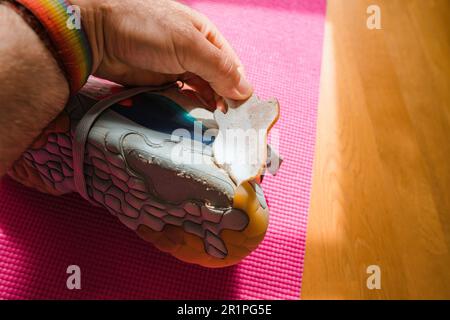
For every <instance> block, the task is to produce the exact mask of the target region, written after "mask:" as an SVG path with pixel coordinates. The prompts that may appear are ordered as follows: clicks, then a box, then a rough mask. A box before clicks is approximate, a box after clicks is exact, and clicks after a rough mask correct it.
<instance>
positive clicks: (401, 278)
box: [301, 0, 450, 299]
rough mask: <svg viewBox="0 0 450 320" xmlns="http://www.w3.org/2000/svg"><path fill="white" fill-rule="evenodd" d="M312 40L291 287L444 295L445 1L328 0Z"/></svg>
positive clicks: (449, 120)
mask: <svg viewBox="0 0 450 320" xmlns="http://www.w3.org/2000/svg"><path fill="white" fill-rule="evenodd" d="M370 4H377V5H379V6H380V8H381V23H382V30H369V29H368V28H367V27H366V19H367V17H368V15H367V13H366V10H367V7H368V6H369V5H370ZM324 45H325V47H324V59H323V65H322V79H321V98H320V104H319V119H318V136H317V147H316V158H315V165H314V178H313V190H312V203H311V209H310V218H309V226H308V236H307V245H306V258H305V268H304V276H303V287H302V294H301V297H302V298H303V299H394V298H395V299H409V298H417V299H428V298H438V299H439V298H446V299H450V1H449V0H385V1H382V0H370V1H366V0H328V12H327V24H326V35H325V44H324ZM369 265H378V266H379V267H380V269H381V289H380V290H369V289H368V288H367V285H366V279H367V277H368V276H369V275H368V274H367V273H366V268H367V267H368V266H369Z"/></svg>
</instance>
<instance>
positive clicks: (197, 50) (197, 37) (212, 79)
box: [180, 32, 253, 100]
mask: <svg viewBox="0 0 450 320" xmlns="http://www.w3.org/2000/svg"><path fill="white" fill-rule="evenodd" d="M184 50H186V51H187V52H183V55H182V56H183V57H184V59H183V60H184V61H180V63H181V65H182V66H183V68H184V69H186V71H189V72H192V73H195V74H197V75H198V76H200V77H201V78H202V79H204V80H206V81H207V82H208V83H209V84H210V86H211V88H213V89H214V91H215V92H216V93H217V94H219V95H221V96H223V97H225V98H228V99H234V100H244V99H247V98H248V97H250V95H251V94H252V93H253V88H252V86H251V84H250V83H249V82H248V80H247V79H246V77H245V75H244V72H243V68H242V65H241V64H240V62H239V60H238V59H237V58H236V57H235V56H234V55H232V54H229V53H228V52H227V51H226V50H220V49H219V48H217V47H216V46H214V45H213V44H212V43H211V42H210V41H208V40H207V39H206V38H205V37H204V36H203V35H202V34H201V33H200V32H194V35H193V39H191V41H189V45H188V46H187V48H185V49H184Z"/></svg>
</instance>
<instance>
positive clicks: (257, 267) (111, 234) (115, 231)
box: [0, 0, 325, 299]
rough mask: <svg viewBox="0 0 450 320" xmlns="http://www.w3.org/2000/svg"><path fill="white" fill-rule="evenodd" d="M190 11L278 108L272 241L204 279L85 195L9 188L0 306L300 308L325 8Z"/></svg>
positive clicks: (317, 4)
mask: <svg viewBox="0 0 450 320" xmlns="http://www.w3.org/2000/svg"><path fill="white" fill-rule="evenodd" d="M187 2H188V3H189V4H191V5H192V6H193V7H194V8H197V9H198V10H200V11H201V12H203V13H205V14H206V15H208V16H209V17H210V18H211V19H212V20H213V21H214V22H215V23H216V24H217V26H218V27H219V29H220V30H221V31H222V32H223V33H224V34H225V36H226V37H227V38H228V39H229V40H230V42H231V43H232V45H233V46H234V47H235V49H236V51H237V52H238V54H239V55H240V57H241V58H242V61H243V63H244V65H245V66H246V71H247V74H248V77H249V78H250V80H251V82H252V83H253V84H254V86H255V88H256V92H257V93H258V94H259V95H260V96H261V97H262V98H268V97H271V96H274V97H277V98H278V99H279V100H280V104H281V119H280V120H279V122H278V123H277V125H276V126H275V127H274V129H273V134H272V144H274V140H276V136H278V137H279V149H280V152H281V154H282V155H283V156H284V158H285V161H284V163H283V166H282V168H281V170H280V172H279V174H278V175H277V176H276V177H270V176H267V177H266V179H265V181H264V183H263V188H264V190H265V193H266V196H267V199H268V202H269V205H270V208H271V218H270V219H271V220H270V226H269V230H268V233H267V236H266V238H265V240H264V241H263V243H262V244H261V246H260V247H259V248H258V249H257V250H256V251H255V252H254V253H253V254H251V255H250V256H249V257H248V258H246V259H245V260H244V261H243V262H242V263H241V264H239V265H237V266H234V267H229V268H225V269H218V270H209V269H204V268H201V267H197V266H192V265H188V264H184V263H182V262H179V261H177V260H175V259H174V258H172V257H171V256H169V255H167V254H164V253H161V252H159V251H158V250H156V249H155V248H153V247H152V246H151V245H149V244H147V243H145V242H144V241H142V240H140V239H139V238H138V237H137V236H136V235H134V233H133V232H131V231H129V230H128V229H126V227H124V226H122V225H121V224H120V223H119V222H117V221H116V220H115V218H114V217H113V216H110V215H109V213H107V212H106V210H104V209H101V208H93V207H92V206H91V205H89V204H88V203H87V202H86V201H84V200H82V199H81V198H80V197H79V196H78V195H68V196H64V197H53V196H49V195H44V194H41V193H39V192H37V191H34V190H31V189H27V188H25V187H23V186H21V185H19V184H17V183H15V182H13V181H12V180H11V179H9V178H4V179H3V180H2V181H1V182H0V299H13V298H25V299H32V298H44V299H46V298H65V299H71V298H86V299H95V298H113V299H114V298H125V299H126V298H160V299H170V298H185V299H221V298H224V299H247V298H250V299H297V298H298V297H299V295H300V287H301V278H302V271H303V257H304V244H305V237H306V224H307V216H308V208H309V195H310V184H311V171H312V162H313V151H314V142H315V125H316V110H317V100H318V88H319V74H320V63H321V55H322V37H323V23H324V14H325V0H318V1H307V0H296V1H290V0H284V1H275V0H271V1H269V0H252V1H238V0H231V1H230V0H227V1H225V0H223V1H206V0H205V1H203V0H200V1H197V0H190V1H187ZM275 143H276V142H275ZM71 264H76V265H79V266H80V268H81V286H82V289H81V290H79V291H77V290H74V291H70V290H68V289H66V279H67V274H66V269H67V266H69V265H71Z"/></svg>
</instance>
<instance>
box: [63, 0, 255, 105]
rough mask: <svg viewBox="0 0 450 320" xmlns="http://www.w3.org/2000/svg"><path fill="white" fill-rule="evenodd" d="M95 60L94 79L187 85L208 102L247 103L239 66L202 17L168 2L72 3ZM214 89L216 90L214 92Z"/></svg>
mask: <svg viewBox="0 0 450 320" xmlns="http://www.w3.org/2000/svg"><path fill="white" fill-rule="evenodd" d="M71 3H72V4H74V5H78V6H79V7H80V8H81V19H82V24H83V26H84V28H85V31H86V32H87V34H88V37H89V42H90V43H91V47H92V51H93V57H94V70H93V72H94V74H96V75H98V76H99V77H102V78H106V79H108V80H112V81H115V82H119V83H122V84H129V85H157V84H162V83H166V82H171V81H174V80H183V81H185V82H186V83H187V84H189V85H190V86H191V87H193V88H194V89H196V90H198V91H199V92H200V94H202V95H203V97H204V98H206V100H207V101H208V102H211V101H214V92H215V93H217V94H218V95H220V96H223V97H225V98H229V99H235V100H242V99H246V98H248V97H249V96H250V95H251V93H252V88H251V86H250V84H249V83H248V81H247V80H246V79H245V76H244V74H243V68H242V65H241V62H240V61H239V59H238V57H237V56H236V54H235V52H234V51H233V49H232V48H231V46H230V45H229V43H228V42H227V41H226V40H225V38H224V37H223V36H222V35H221V34H220V32H219V31H218V30H217V28H216V27H215V26H214V25H213V24H212V23H211V22H210V21H209V20H208V19H207V18H206V17H205V16H203V15H202V14H200V13H198V12H196V11H194V10H192V9H190V8H188V7H186V6H185V5H182V4H180V3H178V2H175V1H170V0H72V1H71ZM211 88H212V89H213V90H211Z"/></svg>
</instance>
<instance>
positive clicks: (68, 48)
mask: <svg viewBox="0 0 450 320" xmlns="http://www.w3.org/2000/svg"><path fill="white" fill-rule="evenodd" d="M15 2H17V3H19V4H21V5H23V6H24V7H25V8H27V9H28V10H29V11H30V12H31V13H32V14H33V15H34V16H35V17H36V18H37V19H38V20H39V22H40V23H41V24H42V25H43V26H44V28H45V29H46V31H47V33H48V36H49V38H50V41H51V43H52V46H53V47H54V49H55V51H56V53H57V55H58V57H59V58H60V62H61V63H62V65H63V66H64V68H65V70H64V72H65V73H66V76H67V78H68V79H67V80H68V81H69V87H70V92H71V93H72V94H74V93H76V92H77V91H78V90H79V89H80V88H81V87H82V86H83V85H84V84H85V83H86V81H87V78H88V77H89V75H90V74H91V72H92V53H91V48H90V46H89V42H88V39H87V36H86V34H85V33H84V31H83V29H82V28H79V29H77V28H73V29H70V28H69V27H68V26H67V21H69V19H72V20H73V17H72V16H71V14H69V11H68V8H69V6H70V4H69V2H68V1H66V0H15ZM72 20H71V21H72Z"/></svg>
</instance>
